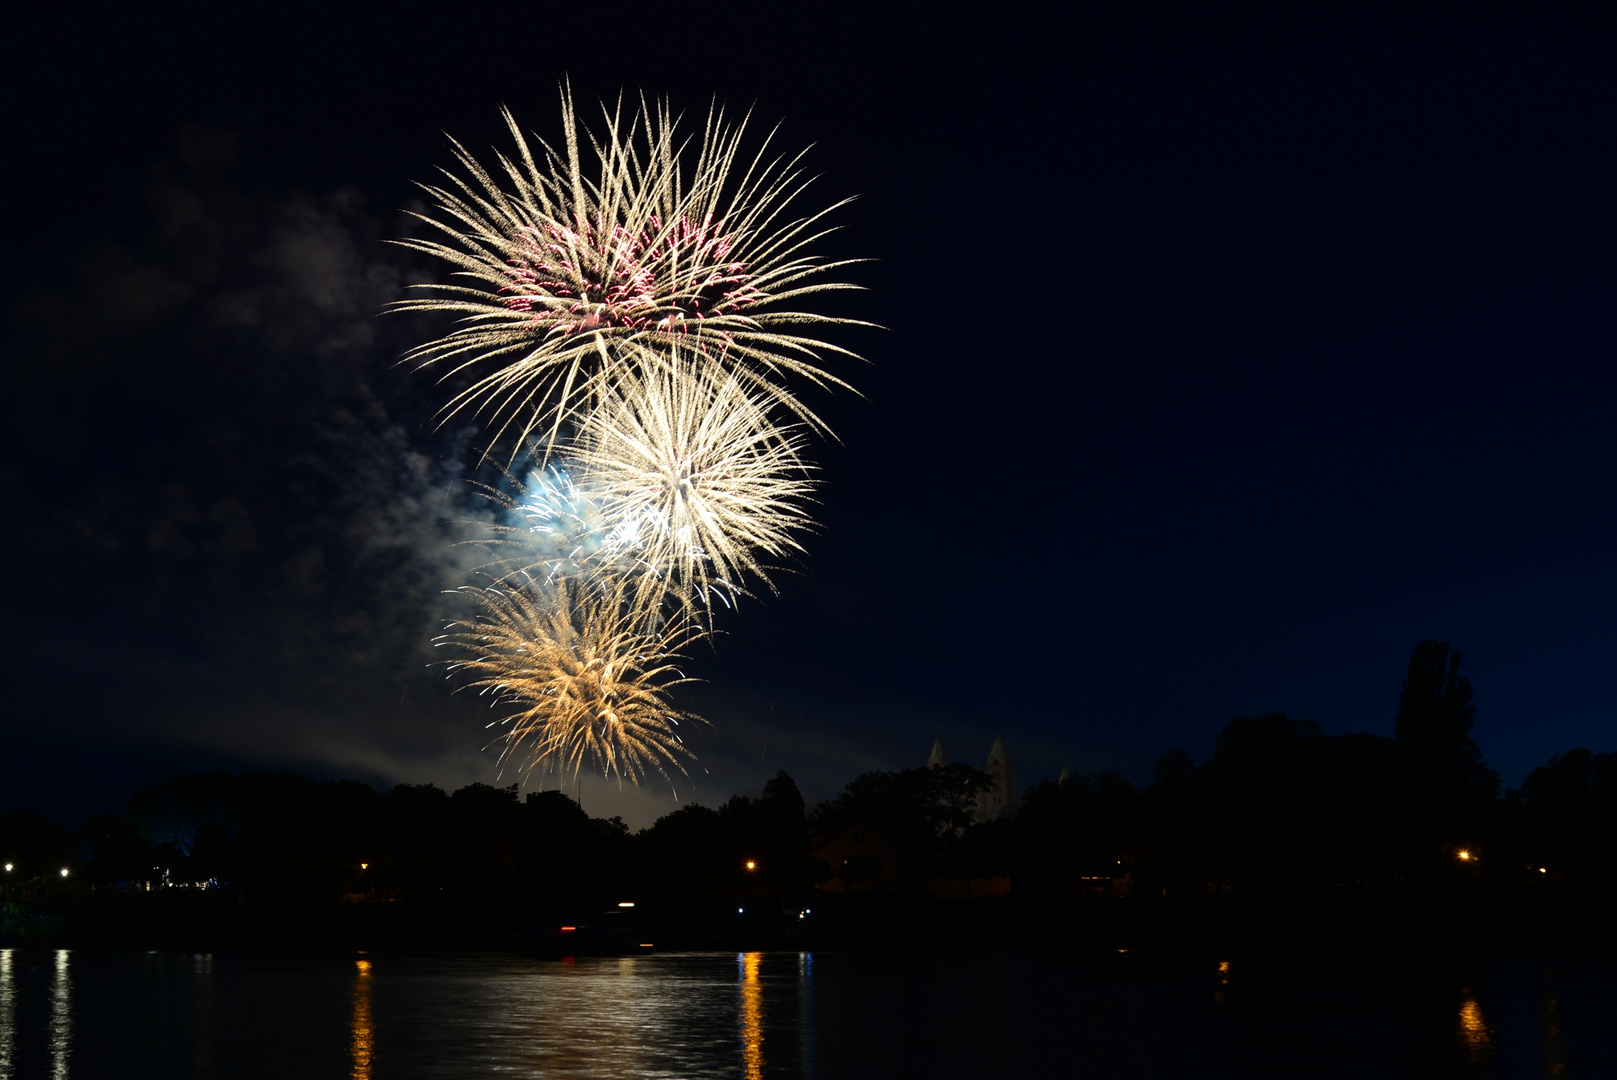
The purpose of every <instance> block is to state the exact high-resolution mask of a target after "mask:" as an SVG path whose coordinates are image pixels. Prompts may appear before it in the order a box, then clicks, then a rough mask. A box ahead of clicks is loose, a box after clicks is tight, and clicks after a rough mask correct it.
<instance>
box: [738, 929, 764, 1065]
mask: <svg viewBox="0 0 1617 1080" xmlns="http://www.w3.org/2000/svg"><path fill="white" fill-rule="evenodd" d="M736 959H737V960H739V961H740V962H741V1065H742V1069H743V1072H744V1075H745V1076H746V1078H747V1080H763V1075H764V987H763V983H762V982H760V981H759V979H758V967H759V965H760V964H762V963H763V959H764V954H763V953H757V952H750V953H741V954H739V955H738V956H737V957H736Z"/></svg>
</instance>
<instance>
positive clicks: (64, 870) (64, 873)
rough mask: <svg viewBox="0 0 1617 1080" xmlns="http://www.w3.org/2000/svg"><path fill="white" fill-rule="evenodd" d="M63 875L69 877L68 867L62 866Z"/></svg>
mask: <svg viewBox="0 0 1617 1080" xmlns="http://www.w3.org/2000/svg"><path fill="white" fill-rule="evenodd" d="M62 876H63V877H67V867H65V866H64V867H62Z"/></svg>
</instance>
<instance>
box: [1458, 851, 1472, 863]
mask: <svg viewBox="0 0 1617 1080" xmlns="http://www.w3.org/2000/svg"><path fill="white" fill-rule="evenodd" d="M1460 861H1461V862H1470V861H1471V853H1470V852H1469V851H1466V850H1465V849H1464V848H1461V849H1460Z"/></svg>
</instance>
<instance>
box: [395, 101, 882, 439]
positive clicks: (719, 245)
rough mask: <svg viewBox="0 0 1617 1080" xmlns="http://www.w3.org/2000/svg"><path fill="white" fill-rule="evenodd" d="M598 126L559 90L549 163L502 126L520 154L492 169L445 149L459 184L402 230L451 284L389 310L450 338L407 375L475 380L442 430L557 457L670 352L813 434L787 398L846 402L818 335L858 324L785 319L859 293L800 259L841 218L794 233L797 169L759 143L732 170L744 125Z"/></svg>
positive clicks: (434, 192) (436, 193)
mask: <svg viewBox="0 0 1617 1080" xmlns="http://www.w3.org/2000/svg"><path fill="white" fill-rule="evenodd" d="M603 112H604V119H605V129H604V135H603V137H597V136H596V135H595V134H594V133H592V132H591V131H589V130H588V129H587V128H585V127H584V125H583V124H581V123H580V122H579V120H578V118H577V116H576V114H575V112H574V108H573V101H572V96H571V93H570V92H569V91H566V90H565V89H564V91H563V94H562V122H563V128H564V131H565V143H564V145H563V147H562V148H561V149H559V150H558V149H553V148H552V147H551V146H549V145H548V144H546V143H544V142H543V141H542V140H539V139H537V137H536V138H535V139H534V140H533V141H532V143H530V141H529V140H528V138H527V137H525V136H524V135H523V133H522V131H521V129H520V128H519V127H518V126H517V123H516V121H515V119H514V118H513V117H512V116H511V113H510V112H509V110H505V111H504V113H503V115H504V117H505V122H506V125H507V126H508V127H509V129H510V132H511V136H512V139H513V140H514V142H515V149H516V152H515V155H514V156H507V155H505V154H503V153H501V154H497V155H496V161H497V164H496V166H495V167H494V168H492V169H490V168H485V167H484V166H483V165H482V164H480V163H479V162H478V161H477V159H476V158H474V157H473V156H472V155H471V154H470V153H469V152H468V151H467V150H466V149H465V148H464V147H463V146H461V144H459V143H458V142H457V143H454V148H455V149H454V153H455V158H456V160H457V162H458V164H459V166H460V169H461V170H463V172H464V174H465V175H460V174H457V173H454V172H447V171H446V172H445V176H446V177H447V180H448V183H447V185H445V186H439V185H422V186H423V188H424V190H425V191H426V192H427V193H428V194H429V195H430V196H431V197H432V200H433V202H434V204H435V205H434V206H433V208H432V209H431V210H429V211H428V212H426V213H423V214H418V215H417V216H418V217H419V218H421V220H422V221H424V222H426V223H427V224H428V225H429V226H431V227H432V229H433V230H435V232H436V234H437V237H436V238H424V239H423V238H418V239H410V240H401V241H398V243H401V244H403V245H404V246H406V247H410V248H413V249H415V250H417V251H421V252H425V253H427V254H429V255H432V256H434V257H437V258H440V259H442V260H444V261H445V262H447V263H448V264H450V266H452V267H454V273H453V275H452V280H451V282H450V283H447V284H426V285H418V286H415V288H416V289H418V290H420V295H418V296H416V297H413V298H410V299H406V300H402V301H399V302H398V303H396V304H394V305H393V307H392V310H395V311H433V312H447V313H450V314H453V315H454V316H456V317H457V321H456V324H455V326H454V328H453V329H452V330H451V331H450V332H449V333H447V334H446V335H445V336H443V337H441V338H438V339H436V340H433V341H429V342H426V343H425V344H423V345H421V346H419V347H417V348H415V349H413V350H411V351H410V352H409V353H407V354H406V357H405V359H406V361H413V362H416V363H419V364H423V365H432V366H436V367H438V368H440V369H441V370H442V371H443V373H444V376H445V377H449V376H451V375H455V374H457V373H460V372H467V373H468V374H470V375H471V377H472V381H471V383H470V385H468V386H467V387H466V389H464V390H463V391H461V392H460V393H459V394H457V395H456V396H455V397H454V398H452V399H451V400H450V402H449V403H448V404H447V405H446V406H445V412H446V413H447V414H450V415H453V414H455V413H457V412H460V411H462V410H467V409H470V410H472V411H474V412H481V413H486V414H487V415H488V417H489V423H488V427H489V428H490V429H491V430H492V432H493V435H492V438H491V439H490V445H491V446H492V445H494V444H496V443H498V442H499V441H500V440H501V439H502V438H503V437H506V436H514V439H515V445H524V444H526V443H527V442H528V441H530V439H531V438H532V437H533V436H535V435H536V434H540V433H542V436H543V443H544V445H545V447H546V448H547V450H548V449H550V448H553V447H554V446H555V444H556V441H557V439H558V436H559V434H560V432H561V431H562V428H563V426H564V425H565V424H566V423H567V422H568V421H569V420H570V419H571V418H573V417H574V416H575V415H577V414H579V413H582V412H587V411H588V409H589V407H590V405H591V403H592V402H593V401H594V399H595V396H596V394H597V393H598V391H599V390H600V388H601V387H603V386H608V385H611V384H612V383H614V382H616V381H617V380H618V379H619V378H622V377H623V376H624V375H626V374H632V370H631V369H632V368H633V367H634V365H636V364H637V363H642V362H644V361H646V360H647V359H652V360H655V359H657V358H660V357H663V356H666V355H668V354H669V352H670V351H671V350H672V349H674V348H675V347H679V348H683V349H684V350H686V351H687V352H688V353H690V354H691V355H693V356H696V357H700V358H701V359H702V360H704V361H705V362H707V363H711V364H714V365H716V366H719V367H721V368H723V369H724V370H726V371H730V372H734V373H735V374H736V375H737V377H738V378H740V379H741V380H743V381H744V382H746V383H748V384H750V385H752V386H754V388H755V389H757V390H758V391H759V392H761V393H763V394H765V395H766V396H768V397H769V398H771V399H772V400H773V401H775V402H777V403H779V404H782V405H784V406H785V407H786V408H787V409H788V410H789V411H790V412H791V413H792V414H794V415H796V416H797V417H799V418H800V419H801V420H803V421H804V422H806V423H808V424H809V425H811V426H814V427H817V428H821V429H823V424H821V423H820V421H819V420H818V418H817V417H815V415H814V413H813V412H812V411H810V410H809V409H808V408H807V406H806V405H804V403H803V402H802V401H800V400H799V399H798V398H797V397H796V396H795V395H794V394H793V393H792V392H791V391H790V390H789V389H788V388H787V387H786V386H785V385H784V384H783V381H782V380H783V378H784V377H787V376H795V377H799V378H802V379H805V380H807V381H808V382H810V383H811V384H814V385H817V386H822V387H824V386H827V385H831V384H834V385H838V386H846V385H847V384H846V383H844V382H842V380H840V379H838V378H836V377H835V376H833V375H831V374H829V373H828V372H827V371H825V369H824V368H823V366H822V364H823V360H822V357H823V356H824V355H826V354H842V355H845V356H850V357H851V356H853V355H854V354H853V353H850V352H848V351H847V350H846V349H843V348H841V347H839V346H835V345H832V344H829V343H827V342H825V341H823V340H821V339H819V338H818V337H815V336H813V334H814V332H815V330H816V328H819V327H824V326H827V325H830V324H836V323H849V322H853V321H854V320H847V319H837V318H831V317H827V316H824V315H817V314H812V313H809V312H805V311H801V310H796V302H797V301H799V300H801V299H802V298H803V297H806V296H809V295H812V294H815V293H821V292H827V291H831V290H837V289H851V288H856V287H857V286H853V285H849V284H846V283H843V282H838V281H835V280H832V279H830V278H828V277H827V275H829V274H831V273H832V272H833V271H835V270H838V269H839V268H841V267H843V266H846V265H849V263H850V262H852V261H856V260H845V261H841V262H825V261H822V260H820V259H818V258H815V257H814V256H812V255H810V254H808V253H807V251H808V249H809V248H810V247H811V246H812V245H813V244H814V242H815V241H817V240H819V239H821V238H822V237H824V236H825V235H826V233H827V232H829V231H830V229H829V228H827V227H826V226H825V225H824V223H823V222H824V219H825V217H826V215H827V214H829V213H831V212H832V211H834V210H835V209H837V208H838V207H840V206H842V205H844V204H845V203H846V202H847V200H843V202H839V203H837V204H835V205H833V206H830V207H827V208H826V209H824V210H821V211H818V212H815V213H811V214H808V215H807V216H796V217H794V216H792V210H791V207H792V205H793V204H794V203H795V202H796V201H797V200H798V197H799V196H801V195H802V193H803V190H804V188H805V187H806V186H807V185H808V184H809V182H810V178H809V177H807V176H805V175H804V173H803V171H802V169H801V168H800V165H799V162H800V159H801V155H796V156H771V155H772V151H771V150H770V148H769V140H768V139H766V140H765V141H764V145H763V146H762V147H760V149H759V150H758V152H757V153H756V154H754V155H751V156H748V155H746V154H744V153H743V149H742V141H743V134H744V132H745V128H746V120H745V118H743V120H742V121H741V122H739V123H735V124H731V123H730V122H729V121H727V120H726V118H725V116H724V114H723V112H722V110H719V109H714V110H713V111H712V112H710V113H709V115H708V118H707V121H706V123H705V125H704V126H703V127H702V130H701V132H700V133H699V135H697V136H694V137H687V135H686V134H685V132H684V131H682V130H681V129H680V126H679V119H678V118H677V117H675V116H673V115H672V114H671V113H670V112H669V110H668V109H667V107H666V106H658V107H656V108H653V107H650V106H648V105H647V104H646V103H645V102H644V101H642V103H641V106H640V109H639V110H638V111H637V112H635V113H634V114H633V115H630V116H628V117H627V118H626V117H625V115H624V112H623V108H622V104H621V102H620V103H619V105H618V106H617V107H616V108H612V109H605V110H603ZM585 147H587V148H588V149H587V150H586V149H585Z"/></svg>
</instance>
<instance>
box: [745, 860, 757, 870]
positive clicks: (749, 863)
mask: <svg viewBox="0 0 1617 1080" xmlns="http://www.w3.org/2000/svg"><path fill="white" fill-rule="evenodd" d="M747 869H748V870H756V869H758V864H757V863H755V862H753V861H752V860H751V859H748V860H747Z"/></svg>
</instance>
